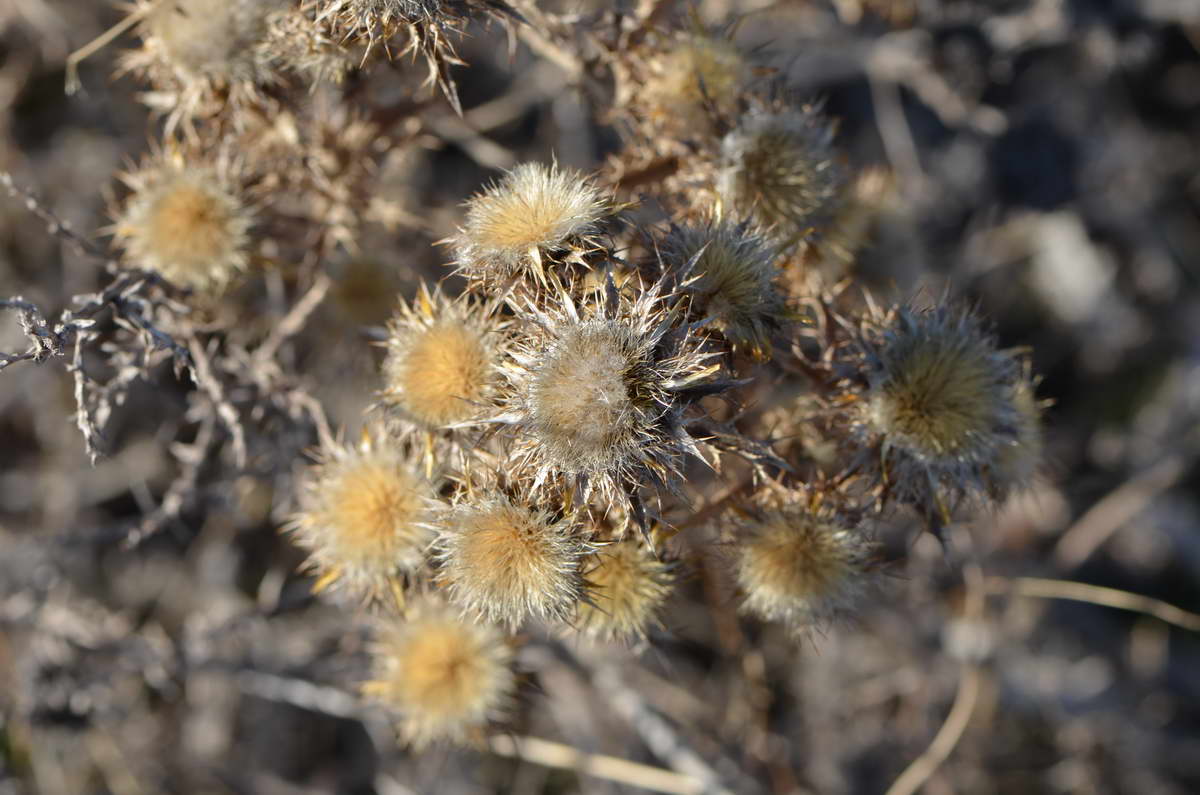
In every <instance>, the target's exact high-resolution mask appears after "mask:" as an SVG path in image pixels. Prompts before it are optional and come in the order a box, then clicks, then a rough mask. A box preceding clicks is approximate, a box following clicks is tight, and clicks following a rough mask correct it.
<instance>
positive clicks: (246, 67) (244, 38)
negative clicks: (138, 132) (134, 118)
mask: <svg viewBox="0 0 1200 795" xmlns="http://www.w3.org/2000/svg"><path fill="white" fill-rule="evenodd" d="M286 5H287V3H286V0H138V4H137V6H136V7H135V13H140V14H143V15H144V16H143V17H142V20H141V22H140V23H139V25H138V32H139V34H140V35H141V38H142V47H141V48H140V49H138V50H133V51H130V52H127V53H125V55H124V56H123V57H122V60H121V68H122V70H124V71H132V72H136V73H138V74H141V75H143V76H145V77H146V78H148V79H149V80H150V82H151V83H152V84H153V85H154V87H155V89H156V90H155V91H154V92H151V93H149V94H146V95H145V96H144V98H145V100H146V101H147V103H148V104H150V106H151V107H153V108H155V109H156V110H159V111H162V112H164V113H168V114H169V122H168V129H171V128H173V127H174V126H175V124H177V123H178V121H179V120H180V119H184V118H190V117H192V116H195V115H200V114H203V113H207V112H210V111H213V110H214V109H213V107H212V106H213V105H222V104H224V103H230V104H234V105H237V104H240V103H242V102H246V101H253V100H254V99H256V98H257V91H256V86H257V85H259V84H264V83H268V82H271V81H272V80H273V79H274V73H273V71H272V69H271V68H270V66H269V64H268V62H267V60H266V59H264V57H263V50H262V46H261V45H262V43H263V42H264V41H265V40H266V39H267V37H268V30H269V20H270V18H271V16H272V15H273V14H275V13H276V12H279V11H281V10H283V9H285V8H286Z"/></svg>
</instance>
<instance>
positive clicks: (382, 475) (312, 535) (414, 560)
mask: <svg viewBox="0 0 1200 795" xmlns="http://www.w3.org/2000/svg"><path fill="white" fill-rule="evenodd" d="M433 495H434V490H433V486H432V485H431V484H430V483H429V482H428V481H427V480H426V479H425V477H424V476H423V475H422V474H421V472H420V471H419V469H418V467H417V465H416V464H415V463H414V462H413V460H411V459H410V458H409V457H408V456H407V455H405V454H404V452H403V451H402V450H401V449H399V448H398V447H397V446H396V445H395V444H394V443H390V442H389V441H388V440H386V439H384V440H377V439H372V438H370V437H365V438H364V443H363V444H362V445H360V446H358V447H339V448H336V449H332V450H323V451H322V460H321V461H320V462H319V463H317V464H316V465H314V466H313V467H312V468H311V470H310V472H309V474H308V478H307V481H306V484H305V489H304V491H303V492H302V495H301V496H302V503H301V510H300V511H299V512H298V513H296V514H295V515H294V516H293V517H292V519H291V521H290V522H289V524H288V528H287V529H288V530H289V532H291V534H292V536H293V539H294V540H295V542H296V543H297V544H298V545H300V547H302V548H303V549H305V550H306V551H307V552H308V553H309V557H308V561H307V563H306V566H307V568H308V569H309V570H310V571H312V572H313V574H314V575H315V576H317V578H318V579H317V583H316V585H315V586H314V590H317V591H322V590H325V589H326V588H333V589H334V590H336V591H339V592H342V593H344V594H345V595H347V596H349V597H352V598H358V599H363V600H366V601H376V600H380V599H382V598H384V597H385V596H387V595H398V594H399V593H400V592H401V591H402V589H403V586H404V578H405V577H406V576H407V575H409V574H411V573H412V572H414V571H416V570H417V569H418V568H420V567H421V566H422V565H423V564H424V562H425V554H426V551H427V550H428V548H429V545H430V543H431V542H432V540H433V535H434V533H433V530H432V529H431V528H430V527H429V525H428V521H429V508H428V501H429V500H430V499H432V497H433Z"/></svg>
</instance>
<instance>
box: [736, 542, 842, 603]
mask: <svg viewBox="0 0 1200 795" xmlns="http://www.w3.org/2000/svg"><path fill="white" fill-rule="evenodd" d="M840 532H842V531H841V530H839V529H837V528H828V527H793V526H789V525H786V524H776V525H771V526H768V527H766V528H764V529H763V531H762V534H761V535H759V536H758V537H757V538H755V539H754V540H753V541H752V542H750V543H749V544H747V545H746V547H745V548H744V549H743V550H742V569H743V581H744V582H743V585H744V586H750V587H752V588H754V589H760V590H762V591H764V592H765V593H766V594H769V595H771V596H774V597H784V598H790V599H798V598H801V599H802V598H807V597H819V596H821V595H823V594H826V593H828V592H829V591H830V590H831V588H832V587H833V586H834V585H835V584H836V583H837V582H838V581H839V580H840V579H842V578H843V577H845V576H846V575H847V574H848V573H849V566H848V565H847V561H846V560H845V559H844V558H843V555H842V551H841V549H840V548H839V546H838V544H837V538H838V533H840Z"/></svg>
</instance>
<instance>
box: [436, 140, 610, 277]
mask: <svg viewBox="0 0 1200 795" xmlns="http://www.w3.org/2000/svg"><path fill="white" fill-rule="evenodd" d="M610 212H611V207H610V202H608V201H607V200H606V199H605V198H604V197H603V196H602V195H601V193H600V190H599V189H598V188H597V187H596V186H595V185H594V184H593V183H592V181H591V180H590V179H588V178H587V177H585V176H584V175H583V174H580V173H578V172H576V171H572V170H570V169H561V168H559V167H558V166H557V165H554V166H545V165H542V164H540V163H524V164H522V165H519V166H517V167H516V168H514V169H513V170H512V171H510V172H509V173H508V174H506V175H505V177H504V178H503V179H502V180H501V181H500V182H499V183H498V184H496V185H493V186H492V187H490V188H488V189H487V190H485V191H484V192H483V193H481V194H479V195H477V196H475V197H474V198H473V199H471V200H470V201H469V202H467V213H466V219H465V221H464V225H463V228H462V229H461V230H460V231H459V233H458V235H457V236H456V237H455V240H454V245H455V250H456V259H457V261H458V264H459V267H460V269H461V270H462V271H463V272H464V273H465V274H467V275H468V276H507V275H511V274H513V273H516V272H524V271H528V270H531V269H532V270H535V271H536V270H537V269H539V268H541V267H542V262H541V260H542V258H543V257H551V256H555V255H557V254H560V253H562V252H565V251H567V250H569V249H571V248H576V249H580V250H584V249H587V248H589V247H590V243H589V242H588V238H589V236H591V235H593V234H595V233H597V232H598V231H599V225H600V221H601V220H602V219H603V218H604V217H605V216H606V215H608V214H609V213H610Z"/></svg>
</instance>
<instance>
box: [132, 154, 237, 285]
mask: <svg viewBox="0 0 1200 795" xmlns="http://www.w3.org/2000/svg"><path fill="white" fill-rule="evenodd" d="M233 170H234V167H233V166H232V165H231V163H230V162H229V161H228V160H227V159H223V158H222V159H219V160H217V161H216V162H212V163H210V162H203V161H200V162H188V160H187V158H186V157H185V156H184V155H183V154H182V153H180V152H178V151H174V152H171V153H161V154H159V155H156V156H154V157H152V158H151V159H150V160H149V161H147V162H145V163H144V164H143V165H142V166H141V167H140V168H138V169H136V170H134V171H131V172H127V173H123V174H121V175H120V178H121V180H122V181H123V182H124V183H125V184H126V185H128V186H129V188H130V189H131V190H132V191H133V193H132V194H131V195H130V196H129V198H128V199H127V200H126V201H125V206H124V208H123V209H122V210H121V211H120V212H119V214H118V216H117V220H116V223H115V224H114V225H113V227H112V231H113V233H114V235H115V237H116V240H117V243H118V244H120V245H121V247H122V248H123V249H124V260H125V262H126V263H127V264H128V265H130V266H131V267H136V268H148V269H150V270H155V271H158V272H159V273H161V274H162V275H163V276H165V277H166V278H167V279H168V280H170V281H172V282H175V283H177V284H180V285H183V286H186V287H192V288H195V289H198V290H217V289H219V288H221V287H223V286H224V285H225V284H226V283H227V282H228V281H229V280H230V278H232V276H233V275H234V274H235V273H237V272H238V271H241V270H244V269H245V268H246V265H247V263H248V261H249V247H250V227H251V226H252V224H253V214H252V212H251V210H250V208H249V206H248V205H247V204H246V202H245V201H244V200H243V199H242V198H241V196H240V195H239V190H238V188H237V186H236V184H235V181H234V179H233V176H232V173H231V172H232V171H233Z"/></svg>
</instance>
